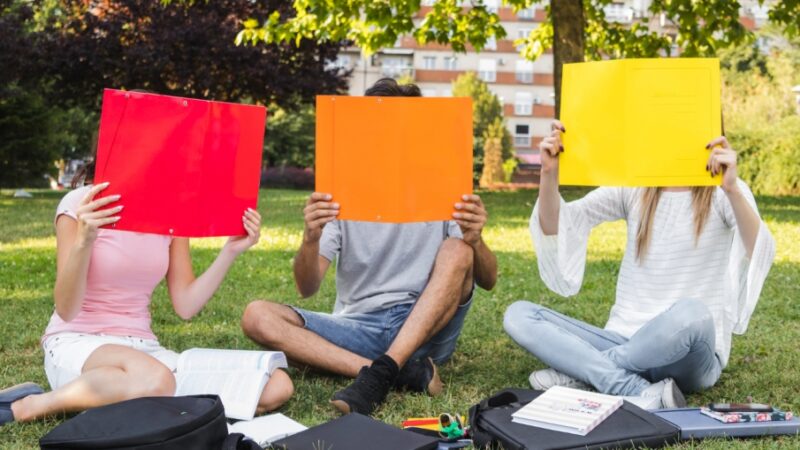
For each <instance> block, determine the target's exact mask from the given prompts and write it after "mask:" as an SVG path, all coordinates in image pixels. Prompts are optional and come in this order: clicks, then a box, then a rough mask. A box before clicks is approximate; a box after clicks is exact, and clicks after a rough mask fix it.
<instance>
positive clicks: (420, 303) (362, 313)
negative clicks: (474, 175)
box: [242, 79, 497, 415]
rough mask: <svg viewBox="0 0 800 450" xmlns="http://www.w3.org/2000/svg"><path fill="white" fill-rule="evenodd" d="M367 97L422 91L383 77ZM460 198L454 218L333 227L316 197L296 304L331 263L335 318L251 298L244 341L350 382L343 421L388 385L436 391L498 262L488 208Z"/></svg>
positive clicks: (299, 263) (298, 267) (332, 214)
mask: <svg viewBox="0 0 800 450" xmlns="http://www.w3.org/2000/svg"><path fill="white" fill-rule="evenodd" d="M366 95H367V96H395V97H399V96H405V97H419V96H420V90H419V88H418V87H417V86H414V85H404V86H400V85H398V84H397V82H395V81H394V80H393V79H382V80H379V81H378V82H377V83H375V85H374V86H372V87H370V88H369V89H368V90H367V92H366ZM462 200H463V201H462V202H459V203H456V204H455V205H454V206H455V211H454V213H453V218H454V220H452V221H448V222H419V223H402V224H390V223H371V222H355V221H338V220H336V216H337V214H338V212H339V205H338V204H337V203H335V201H336V199H334V198H332V197H331V195H329V194H325V193H316V192H315V193H314V194H312V195H311V197H310V198H309V200H308V203H307V206H306V207H305V210H304V215H305V230H304V232H303V243H302V245H301V246H300V250H299V251H298V253H297V256H296V257H295V260H294V276H295V282H296V283H297V288H298V291H299V292H300V294H301V295H302V296H303V297H309V296H311V295H314V294H315V293H316V292H317V291H318V290H319V287H320V284H321V282H322V280H323V278H324V276H325V272H326V271H327V270H328V267H329V266H330V263H331V261H333V260H334V258H337V262H336V289H337V297H336V305H335V307H334V312H333V314H325V313H319V312H313V311H306V310H303V309H299V308H294V307H290V306H287V305H282V304H278V303H272V302H268V301H254V302H252V303H250V304H249V305H248V307H247V309H246V310H245V313H244V317H243V318H242V328H243V329H244V332H245V334H247V336H249V337H250V338H251V339H253V340H254V341H256V342H257V343H259V344H261V345H263V346H265V347H267V348H270V349H275V350H281V351H283V352H285V353H286V355H287V357H288V358H289V359H290V360H292V361H293V362H294V363H297V364H301V365H305V366H310V367H314V368H318V369H322V370H324V371H328V372H332V373H336V374H340V375H344V376H348V377H354V378H355V381H354V382H353V383H352V384H351V385H350V386H348V387H347V388H345V389H343V390H341V391H339V392H337V393H336V394H334V396H333V400H332V403H333V405H334V406H335V407H336V408H337V409H338V410H339V411H341V412H342V413H344V414H347V413H350V412H358V413H361V414H366V415H369V414H371V413H372V412H373V411H374V410H375V408H377V407H378V406H379V405H380V404H381V403H382V402H383V401H384V399H385V398H386V395H387V394H388V392H389V390H390V389H392V388H395V389H401V390H410V391H415V392H427V393H429V394H431V395H436V394H438V393H439V392H441V390H442V382H441V380H440V378H439V375H438V373H437V368H436V365H437V364H442V363H444V362H445V361H447V360H448V359H449V358H450V356H451V355H452V354H453V351H454V350H455V347H456V341H457V340H458V336H459V334H460V333H461V328H462V327H463V325H464V319H465V317H466V315H467V311H468V310H469V307H470V304H471V301H472V295H473V285H474V284H477V285H478V286H480V287H482V288H484V289H487V290H488V289H492V287H494V284H495V281H496V279H497V260H496V258H495V256H494V254H493V253H492V251H491V250H490V249H489V248H488V247H487V246H486V244H485V243H484V242H483V239H482V238H481V231H482V229H483V226H484V225H485V223H486V218H487V215H486V210H485V209H484V207H483V204H482V203H481V200H480V198H479V197H478V196H477V195H464V196H463V199H462Z"/></svg>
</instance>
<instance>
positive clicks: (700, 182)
mask: <svg viewBox="0 0 800 450" xmlns="http://www.w3.org/2000/svg"><path fill="white" fill-rule="evenodd" d="M561 98H562V104H561V120H562V121H563V122H564V125H566V127H567V128H568V129H569V133H565V134H564V136H563V146H564V149H565V150H566V151H565V152H564V153H563V154H561V155H560V157H559V159H560V170H559V172H560V182H561V183H562V184H566V185H583V186H713V185H719V184H720V182H721V177H720V176H719V173H718V172H715V175H713V176H709V173H708V172H706V171H705V170H704V168H705V165H706V160H707V159H708V158H709V154H708V152H707V151H704V150H706V149H704V147H703V146H704V145H706V143H708V142H709V141H710V140H711V139H712V138H714V137H715V136H719V135H721V134H722V133H721V128H722V126H721V112H720V111H721V110H720V76H719V61H718V60H717V59H700V58H663V59H625V60H616V61H599V62H590V63H578V64H566V65H565V66H564V75H563V83H562V97H561ZM543 162H544V161H543Z"/></svg>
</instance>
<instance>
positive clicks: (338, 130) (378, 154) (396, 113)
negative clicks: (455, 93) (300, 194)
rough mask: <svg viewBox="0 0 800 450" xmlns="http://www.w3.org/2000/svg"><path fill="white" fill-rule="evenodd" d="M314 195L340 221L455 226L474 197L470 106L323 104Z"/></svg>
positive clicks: (371, 100)
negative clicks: (460, 208) (332, 205)
mask: <svg viewBox="0 0 800 450" xmlns="http://www.w3.org/2000/svg"><path fill="white" fill-rule="evenodd" d="M316 190H317V191H318V192H325V193H329V194H331V195H332V196H333V200H334V201H335V202H338V203H339V204H340V205H341V206H340V212H339V216H338V218H339V219H340V220H357V221H370V222H394V223H401V222H424V221H437V220H451V219H452V214H453V212H454V211H455V210H454V207H453V205H454V204H455V203H456V202H459V201H461V196H462V195H463V194H471V193H472V102H471V100H470V99H469V98H418V97H415V98H408V97H342V96H318V97H317V136H316Z"/></svg>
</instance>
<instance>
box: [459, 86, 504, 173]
mask: <svg viewBox="0 0 800 450" xmlns="http://www.w3.org/2000/svg"><path fill="white" fill-rule="evenodd" d="M452 92H453V96H454V97H470V98H472V136H473V141H472V145H473V163H474V170H473V176H474V179H475V181H476V182H478V181H479V180H480V177H481V174H482V172H483V149H484V139H485V135H486V132H487V130H488V129H489V127H490V126H491V124H493V123H495V121H497V120H498V119H500V120H501V121H502V120H503V105H502V104H501V103H500V99H498V98H497V96H496V95H494V93H493V92H492V91H490V90H489V86H487V85H486V83H484V82H483V81H481V80H480V79H479V78H478V76H477V75H476V74H475V73H474V72H467V73H464V74H462V75H460V76H459V77H458V78H457V79H456V80H455V81H453V88H452ZM500 147H501V157H502V159H501V161H502V160H504V159H507V158H509V157H510V156H511V149H512V146H511V133H509V132H508V130H507V129H506V128H505V127H503V134H502V137H501V138H500Z"/></svg>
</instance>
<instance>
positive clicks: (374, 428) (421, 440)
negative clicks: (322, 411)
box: [272, 413, 439, 450]
mask: <svg viewBox="0 0 800 450" xmlns="http://www.w3.org/2000/svg"><path fill="white" fill-rule="evenodd" d="M438 444H439V439H437V438H434V437H428V436H422V435H420V434H417V433H412V432H410V431H406V430H401V429H399V428H395V427H393V426H391V425H388V424H385V423H383V422H379V421H377V420H375V419H373V418H370V417H367V416H362V415H361V414H357V413H351V414H347V415H346V416H342V417H339V418H338V419H334V420H331V421H330V422H326V423H323V424H322V425H317V426H316V427H312V428H309V429H307V430H305V431H301V432H299V433H297V434H294V435H292V436H289V437H287V438H284V439H281V440H278V441H275V442H273V443H272V448H274V449H276V450H356V449H357V450H435V449H436V447H438Z"/></svg>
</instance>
